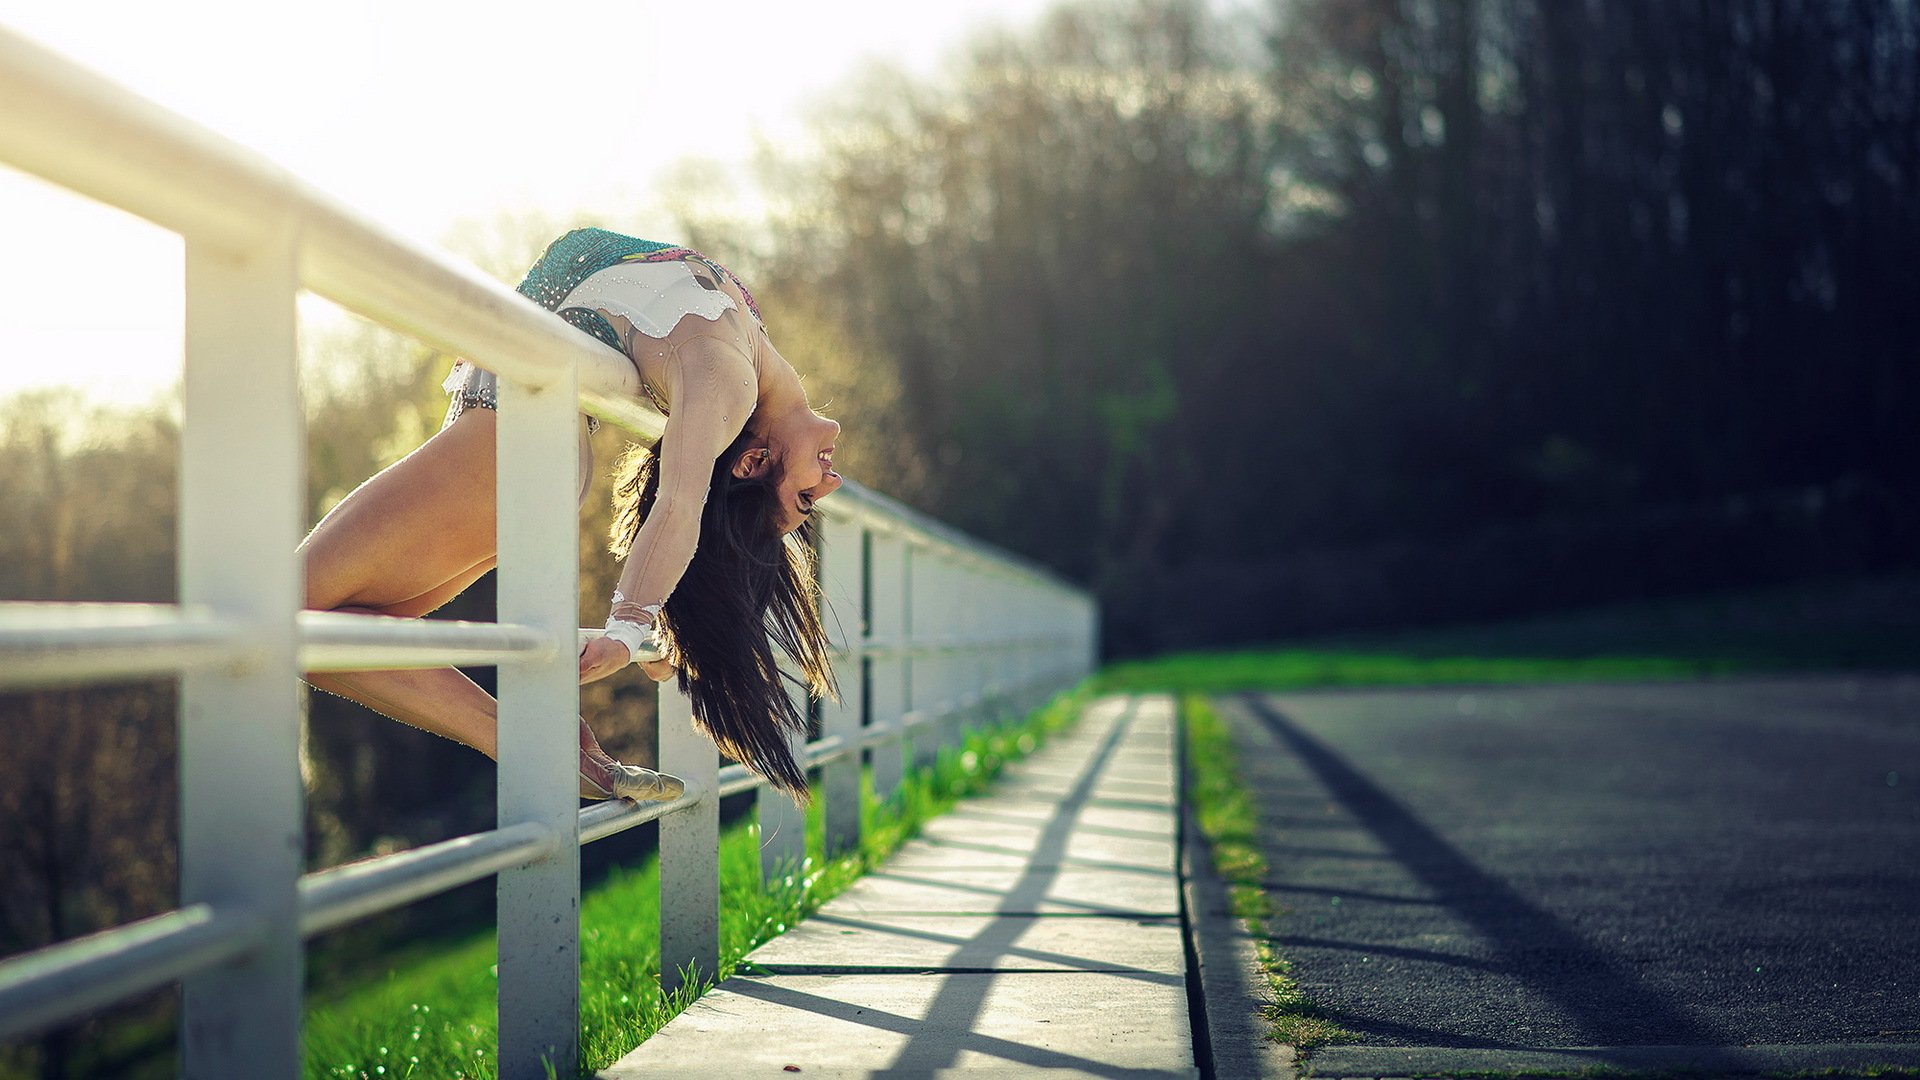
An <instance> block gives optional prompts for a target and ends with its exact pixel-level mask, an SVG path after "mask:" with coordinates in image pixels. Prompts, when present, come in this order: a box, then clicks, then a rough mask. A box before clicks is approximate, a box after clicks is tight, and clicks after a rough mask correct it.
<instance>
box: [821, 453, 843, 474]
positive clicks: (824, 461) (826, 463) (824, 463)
mask: <svg viewBox="0 0 1920 1080" xmlns="http://www.w3.org/2000/svg"><path fill="white" fill-rule="evenodd" d="M818 456H819V458H820V467H821V468H823V469H825V470H827V472H828V473H831V474H832V475H834V476H838V475H840V474H839V473H836V472H834V471H833V447H831V446H829V447H827V448H826V449H825V450H822V451H820V453H819V455H818Z"/></svg>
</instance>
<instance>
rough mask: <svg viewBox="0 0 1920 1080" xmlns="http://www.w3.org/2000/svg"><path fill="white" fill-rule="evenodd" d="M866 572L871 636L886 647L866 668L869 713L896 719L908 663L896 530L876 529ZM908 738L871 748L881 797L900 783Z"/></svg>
mask: <svg viewBox="0 0 1920 1080" xmlns="http://www.w3.org/2000/svg"><path fill="white" fill-rule="evenodd" d="M870 535H871V536H872V537H873V541H872V547H871V549H870V552H871V556H870V560H869V565H868V572H867V578H868V581H869V582H870V583H871V588H872V591H873V595H872V596H871V597H870V601H871V607H870V609H871V611H872V613H873V619H872V622H871V624H870V625H869V626H868V636H869V637H870V638H871V640H872V641H873V642H875V643H876V644H878V645H879V646H880V647H882V648H884V649H885V650H886V652H885V653H884V654H883V655H881V656H878V657H875V658H874V659H873V661H872V663H871V666H870V667H869V669H868V678H867V692H868V693H869V694H870V695H871V698H870V700H869V701H868V702H867V715H868V716H870V717H872V718H873V722H874V723H876V724H897V723H899V722H900V716H901V714H903V713H905V712H906V711H907V669H906V660H905V658H904V657H903V656H902V655H901V652H900V650H901V648H902V647H903V646H904V645H905V644H906V637H907V608H906V591H907V583H906V569H907V568H906V543H905V542H904V541H903V540H901V539H900V537H898V536H896V535H894V534H893V533H872V534H870ZM910 745H911V741H910V740H902V741H901V742H899V743H894V744H890V745H887V746H882V747H878V748H876V749H875V750H874V752H873V793H874V794H875V795H876V796H878V797H879V798H880V800H881V801H882V802H884V801H886V800H887V799H888V798H891V797H892V795H893V792H894V789H895V788H898V787H899V786H900V773H901V768H902V763H903V762H904V760H905V755H906V752H907V748H908V746H910Z"/></svg>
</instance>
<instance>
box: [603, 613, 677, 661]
mask: <svg viewBox="0 0 1920 1080" xmlns="http://www.w3.org/2000/svg"><path fill="white" fill-rule="evenodd" d="M606 636H607V637H610V638H612V639H613V640H615V641H617V642H619V643H620V644H622V645H625V646H626V647H627V662H628V663H631V664H638V663H642V662H644V661H649V660H661V659H664V658H665V657H666V650H665V649H662V648H661V647H660V635H659V634H658V633H657V632H655V630H654V628H653V627H651V626H642V625H640V624H639V623H637V622H628V621H627V620H625V619H608V620H607V632H606Z"/></svg>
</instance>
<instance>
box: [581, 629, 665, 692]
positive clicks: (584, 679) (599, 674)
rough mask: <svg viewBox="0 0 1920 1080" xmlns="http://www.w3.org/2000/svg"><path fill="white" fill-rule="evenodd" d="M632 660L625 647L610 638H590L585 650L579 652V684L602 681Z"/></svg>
mask: <svg viewBox="0 0 1920 1080" xmlns="http://www.w3.org/2000/svg"><path fill="white" fill-rule="evenodd" d="M632 658H633V657H632V656H631V654H629V653H628V652H627V647H626V646H625V645H622V644H620V643H619V642H617V641H615V640H613V639H612V638H607V637H597V638H591V639H589V640H588V641H587V646H586V648H584V649H581V650H580V682H581V683H582V684H585V683H590V682H594V681H597V680H599V679H604V678H606V677H607V676H609V675H611V674H613V673H614V672H616V671H619V670H620V669H621V668H623V667H626V666H627V662H628V661H629V660H631V659H632ZM648 674H649V675H651V674H652V672H651V671H649V672H648Z"/></svg>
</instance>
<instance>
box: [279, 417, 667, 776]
mask: <svg viewBox="0 0 1920 1080" xmlns="http://www.w3.org/2000/svg"><path fill="white" fill-rule="evenodd" d="M494 423H495V418H494V415H493V413H492V412H490V411H488V410H485V409H470V410H468V411H466V412H464V413H462V414H461V416H460V418H459V419H458V420H456V421H455V422H454V423H453V425H452V426H451V427H449V428H447V429H446V430H445V431H442V432H440V433H439V434H437V435H435V436H434V437H433V438H431V439H429V440H427V442H426V443H425V445H423V446H421V447H420V448H419V449H418V450H415V451H414V452H413V453H411V454H409V455H407V456H406V457H405V458H403V459H401V460H400V461H398V462H395V463H394V464H393V465H391V466H389V467H388V468H386V469H385V470H382V471H381V472H380V473H379V475H377V476H375V477H373V478H372V479H371V480H368V481H367V482H366V483H364V484H362V485H360V487H359V488H357V489H355V490H354V492H353V493H352V494H350V495H348V496H347V497H346V498H345V499H343V500H341V502H340V505H338V506H336V507H334V509H333V511H332V512H331V513H329V514H328V515H327V516H326V518H325V519H324V520H323V521H321V522H320V524H319V525H318V526H316V527H315V528H314V530H313V532H312V533H311V534H309V535H308V536H307V539H306V540H305V541H304V542H303V543H302V544H301V545H300V552H301V555H302V557H303V558H304V561H305V564H306V581H307V596H306V606H307V607H308V608H312V609H318V610H322V611H349V612H358V613H362V614H374V615H394V616H401V617H406V618H418V617H420V616H422V615H425V614H426V613H427V612H430V611H433V610H434V609H436V608H438V607H440V606H441V605H442V604H445V603H446V602H447V601H449V600H451V599H453V598H454V597H455V596H458V595H459V594H460V593H461V592H462V591H464V590H465V589H466V588H467V587H468V586H469V585H471V584H473V582H474V581H476V580H477V579H479V577H480V575H482V574H484V573H486V572H487V571H488V570H490V569H492V568H493V565H494V562H495V551H494V546H495V537H494V486H493V485H494V441H493V440H494ZM307 681H308V682H310V683H311V684H313V685H314V686H315V687H317V688H319V689H321V690H325V691H327V692H329V693H333V694H338V695H340V696H341V697H344V698H347V699H349V700H352V701H357V702H359V703H360V704H362V705H365V706H366V707H368V708H370V709H372V710H374V711H375V712H378V713H381V714H382V715H385V716H390V717H392V718H394V719H396V720H399V721H402V722H403V723H407V724H411V725H413V726H414V727H417V728H421V729H422V730H425V731H431V732H433V733H434V734H436V735H443V736H445V737H447V738H449V739H453V740H454V741H456V742H459V743H463V744H465V745H467V746H471V747H473V748H474V749H475V750H478V751H480V752H481V753H483V754H485V755H487V756H488V757H490V758H497V756H498V724H499V703H498V702H496V701H495V700H494V698H493V696H492V695H490V694H488V693H487V692H486V691H485V690H482V689H481V688H480V686H479V685H478V684H476V683H475V682H474V681H473V680H471V679H469V678H467V677H466V676H465V675H462V674H461V673H460V672H458V671H456V670H454V669H452V668H433V669H427V670H419V671H355V672H312V673H309V674H308V676H307ZM580 749H581V751H582V760H581V769H582V773H583V776H584V777H585V778H586V779H588V780H590V781H592V783H593V785H594V786H595V787H598V788H600V789H602V791H605V792H610V791H615V790H620V791H622V792H623V793H631V792H635V791H645V790H646V788H647V784H646V782H645V780H644V778H641V777H638V776H637V775H636V774H640V773H645V775H646V776H647V777H652V776H653V775H654V774H652V773H647V772H646V771H645V770H638V769H631V768H630V767H625V766H621V765H619V764H618V763H616V762H615V761H614V760H613V759H612V758H611V757H609V756H608V755H607V754H606V752H605V751H603V750H601V749H600V744H599V742H598V741H597V740H596V739H595V738H594V737H593V732H592V731H591V730H590V729H588V727H587V725H586V721H584V720H582V721H581V722H580ZM623 770H624V771H623ZM656 779H657V778H656ZM616 781H618V783H616ZM636 785H638V786H637V787H636ZM583 793H584V794H589V795H592V794H596V793H595V792H592V791H586V790H584V785H583ZM674 794H677V792H674ZM637 797H659V796H647V795H644V794H643V795H639V796H637ZM666 797H671V795H670V794H668V795H667V796H666Z"/></svg>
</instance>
